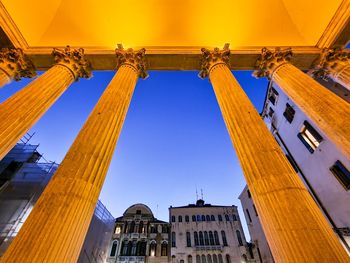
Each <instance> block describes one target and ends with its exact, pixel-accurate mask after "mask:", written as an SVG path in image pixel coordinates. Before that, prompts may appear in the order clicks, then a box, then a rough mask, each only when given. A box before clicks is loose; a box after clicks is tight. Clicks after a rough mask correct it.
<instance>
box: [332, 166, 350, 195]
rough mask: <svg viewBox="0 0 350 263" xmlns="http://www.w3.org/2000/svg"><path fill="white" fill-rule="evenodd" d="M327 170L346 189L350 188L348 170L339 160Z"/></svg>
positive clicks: (349, 173)
mask: <svg viewBox="0 0 350 263" xmlns="http://www.w3.org/2000/svg"><path fill="white" fill-rule="evenodd" d="M329 170H331V172H332V173H333V174H334V176H335V177H336V178H337V179H338V181H339V182H340V183H341V185H342V186H343V187H344V188H345V189H346V190H349V189H350V172H349V170H348V169H346V167H345V166H344V165H343V164H342V163H341V162H340V161H339V160H338V161H336V162H335V164H334V165H333V166H332V167H331V168H329Z"/></svg>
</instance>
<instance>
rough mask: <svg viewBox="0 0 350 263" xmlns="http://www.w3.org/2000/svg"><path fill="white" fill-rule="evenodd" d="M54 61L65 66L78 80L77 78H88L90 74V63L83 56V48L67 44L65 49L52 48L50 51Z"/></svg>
mask: <svg viewBox="0 0 350 263" xmlns="http://www.w3.org/2000/svg"><path fill="white" fill-rule="evenodd" d="M52 55H53V56H54V60H55V63H56V64H58V65H62V66H65V67H67V68H68V69H69V70H70V71H71V72H72V74H73V75H74V78H75V79H76V80H78V79H79V78H90V77H91V76H92V74H91V64H90V62H89V61H88V60H87V59H86V58H85V55H84V49H83V48H79V49H72V48H70V46H67V47H66V48H65V49H63V50H62V49H58V48H54V49H53V51H52Z"/></svg>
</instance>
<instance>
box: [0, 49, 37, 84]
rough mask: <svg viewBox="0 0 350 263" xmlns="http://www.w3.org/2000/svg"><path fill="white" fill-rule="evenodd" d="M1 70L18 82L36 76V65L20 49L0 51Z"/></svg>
mask: <svg viewBox="0 0 350 263" xmlns="http://www.w3.org/2000/svg"><path fill="white" fill-rule="evenodd" d="M0 68H1V69H2V70H3V71H4V72H5V73H6V74H7V75H8V76H9V77H10V78H11V79H14V80H16V81H19V80H21V78H32V77H34V76H36V72H35V67H34V64H33V63H32V62H31V60H29V59H28V58H27V57H26V56H25V55H24V53H23V50H22V49H20V48H2V49H1V50H0Z"/></svg>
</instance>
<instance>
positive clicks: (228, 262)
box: [226, 254, 231, 263]
mask: <svg viewBox="0 0 350 263" xmlns="http://www.w3.org/2000/svg"><path fill="white" fill-rule="evenodd" d="M226 263H231V257H230V255H229V254H226Z"/></svg>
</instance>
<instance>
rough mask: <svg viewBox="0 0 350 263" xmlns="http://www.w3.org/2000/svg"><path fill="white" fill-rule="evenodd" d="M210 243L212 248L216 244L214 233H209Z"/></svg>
mask: <svg viewBox="0 0 350 263" xmlns="http://www.w3.org/2000/svg"><path fill="white" fill-rule="evenodd" d="M209 243H210V245H211V246H214V245H215V243H214V236H213V232H212V231H209Z"/></svg>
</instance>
